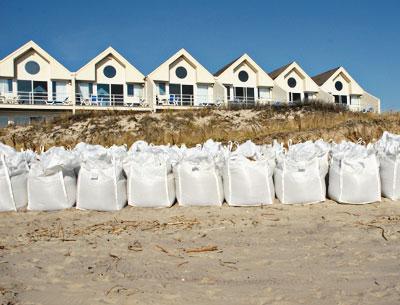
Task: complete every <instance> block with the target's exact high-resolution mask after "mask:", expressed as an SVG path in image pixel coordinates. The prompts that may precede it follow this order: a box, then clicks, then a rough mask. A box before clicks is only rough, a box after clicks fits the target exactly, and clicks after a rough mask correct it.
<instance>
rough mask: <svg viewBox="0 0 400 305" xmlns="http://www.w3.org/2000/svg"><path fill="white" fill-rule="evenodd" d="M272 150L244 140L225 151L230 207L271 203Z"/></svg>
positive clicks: (224, 176) (273, 159)
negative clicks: (232, 149)
mask: <svg viewBox="0 0 400 305" xmlns="http://www.w3.org/2000/svg"><path fill="white" fill-rule="evenodd" d="M274 167H275V149H274V148H273V147H271V146H270V147H268V146H259V145H255V144H254V143H252V142H251V141H247V142H245V143H243V144H242V145H239V146H238V148H237V149H236V150H235V151H231V150H228V152H227V156H226V159H225V164H224V168H223V185H224V194H225V200H226V202H227V203H228V204H229V205H231V206H257V205H265V204H272V203H273V201H274V198H275V191H274V184H273V181H272V175H273V172H274Z"/></svg>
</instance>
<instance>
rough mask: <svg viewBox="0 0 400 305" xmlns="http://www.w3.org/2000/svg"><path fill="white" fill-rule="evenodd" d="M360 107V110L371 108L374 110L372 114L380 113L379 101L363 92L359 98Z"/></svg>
mask: <svg viewBox="0 0 400 305" xmlns="http://www.w3.org/2000/svg"><path fill="white" fill-rule="evenodd" d="M360 106H361V110H364V109H365V110H366V109H368V108H369V107H372V108H373V109H374V112H376V113H380V112H381V100H380V99H378V98H377V97H375V96H373V95H372V94H369V93H368V92H365V91H364V94H363V95H362V96H361V101H360Z"/></svg>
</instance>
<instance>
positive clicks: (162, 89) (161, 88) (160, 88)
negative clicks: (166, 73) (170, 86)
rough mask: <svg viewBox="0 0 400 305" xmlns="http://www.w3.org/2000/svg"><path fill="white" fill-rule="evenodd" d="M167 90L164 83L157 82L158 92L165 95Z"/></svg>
mask: <svg viewBox="0 0 400 305" xmlns="http://www.w3.org/2000/svg"><path fill="white" fill-rule="evenodd" d="M166 93H167V90H166V89H165V83H158V94H159V95H165V94H166Z"/></svg>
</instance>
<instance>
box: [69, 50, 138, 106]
mask: <svg viewBox="0 0 400 305" xmlns="http://www.w3.org/2000/svg"><path fill="white" fill-rule="evenodd" d="M75 83H76V86H75V93H76V99H75V102H76V105H80V106H84V105H92V106H93V105H94V106H106V107H113V106H127V105H137V106H140V105H143V104H145V88H144V87H145V82H144V75H143V74H142V73H141V72H140V71H139V70H138V69H136V68H135V67H134V66H133V65H132V64H130V63H129V61H128V60H126V59H125V58H124V57H123V56H122V55H121V54H119V53H118V52H117V51H116V50H114V49H113V48H112V47H108V48H107V49H106V50H104V51H103V52H101V53H100V54H99V55H97V56H96V57H95V58H93V59H92V60H90V61H89V62H88V63H87V64H86V65H84V66H83V67H82V68H80V69H79V70H78V71H77V72H76V74H75Z"/></svg>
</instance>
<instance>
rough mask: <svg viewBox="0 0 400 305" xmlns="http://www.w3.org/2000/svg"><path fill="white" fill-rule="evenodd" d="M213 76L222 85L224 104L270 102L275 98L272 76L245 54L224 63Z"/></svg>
mask: <svg viewBox="0 0 400 305" xmlns="http://www.w3.org/2000/svg"><path fill="white" fill-rule="evenodd" d="M214 76H215V78H216V81H217V82H218V83H219V84H222V85H223V86H224V92H223V100H224V102H225V104H228V103H245V104H254V103H256V102H257V103H270V102H272V101H273V100H276V96H274V95H275V94H273V93H274V92H279V91H278V90H276V91H274V87H275V83H274V81H273V80H272V78H271V77H270V76H269V75H268V74H267V73H266V72H265V71H264V70H263V69H262V68H261V67H260V66H259V65H258V64H257V63H256V62H255V61H254V60H253V59H252V58H251V57H250V56H249V55H247V54H243V55H242V56H240V57H238V58H236V59H235V60H233V61H232V62H230V63H228V64H227V65H225V66H224V67H223V68H222V69H220V70H219V71H217V72H216V73H215V74H214ZM281 91H282V90H281ZM279 98H281V96H279Z"/></svg>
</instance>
